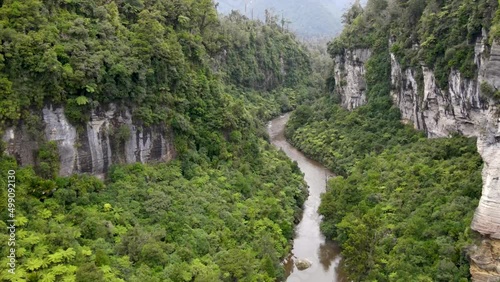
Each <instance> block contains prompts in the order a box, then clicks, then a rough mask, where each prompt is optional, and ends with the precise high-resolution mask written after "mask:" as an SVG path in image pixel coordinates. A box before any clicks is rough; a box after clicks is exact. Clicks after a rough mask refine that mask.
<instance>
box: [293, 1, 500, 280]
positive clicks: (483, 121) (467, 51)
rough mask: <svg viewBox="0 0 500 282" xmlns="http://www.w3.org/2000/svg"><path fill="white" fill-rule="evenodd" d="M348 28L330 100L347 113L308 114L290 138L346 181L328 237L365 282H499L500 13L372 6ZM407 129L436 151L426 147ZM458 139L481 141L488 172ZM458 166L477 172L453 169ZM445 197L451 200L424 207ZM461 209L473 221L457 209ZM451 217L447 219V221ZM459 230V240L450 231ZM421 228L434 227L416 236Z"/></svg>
mask: <svg viewBox="0 0 500 282" xmlns="http://www.w3.org/2000/svg"><path fill="white" fill-rule="evenodd" d="M343 20H344V23H345V27H344V31H343V33H342V34H341V35H340V36H339V37H337V38H335V39H333V40H332V41H331V42H330V43H329V46H328V50H329V53H330V56H331V57H332V59H333V61H334V69H333V72H332V74H331V77H332V79H333V80H334V84H335V89H334V90H333V91H332V93H331V98H330V100H331V101H333V102H334V103H338V104H340V106H342V107H343V108H345V109H347V110H349V111H351V112H347V113H346V112H343V111H342V110H341V109H339V108H337V106H336V105H332V104H330V103H325V101H322V103H323V105H320V104H315V105H313V106H312V107H308V106H306V107H301V108H299V109H298V110H297V112H296V113H295V114H294V115H293V116H292V118H291V121H290V125H289V127H288V131H287V132H288V136H289V137H290V139H291V141H292V142H293V143H294V144H295V145H296V146H297V147H299V148H301V149H302V150H304V151H305V152H306V153H307V154H309V155H310V156H312V157H314V158H316V159H319V160H321V161H322V162H324V163H326V164H327V165H328V166H330V167H331V168H332V169H333V170H334V171H336V172H337V173H339V174H341V175H342V176H343V177H344V178H345V181H343V180H335V181H334V182H333V183H331V188H330V190H329V191H328V192H327V194H326V195H325V197H324V199H323V202H322V207H321V208H320V212H321V213H322V214H323V215H324V216H325V222H324V224H323V231H324V232H325V233H326V234H327V235H328V236H332V237H333V238H335V239H337V240H339V241H340V242H341V244H342V246H343V247H344V257H345V267H346V268H347V269H348V271H350V276H351V278H353V279H354V280H357V281H358V280H359V281H365V280H370V279H371V280H378V281H400V279H415V277H418V279H419V281H428V280H429V281H461V280H460V279H468V278H472V279H473V280H474V281H496V280H495V279H499V278H500V272H499V269H500V257H499V256H498V254H499V253H500V250H499V249H498V242H499V241H498V239H499V238H498V234H499V232H500V217H499V215H500V205H499V202H500V194H499V191H500V190H499V189H500V182H499V180H498V179H499V178H500V109H499V108H500V102H499V101H500V100H499V99H500V96H499V93H500V91H499V90H500V73H499V70H500V62H499V61H498V58H499V55H500V54H499V51H500V48H499V46H500V45H499V35H500V34H499V28H500V25H499V23H500V12H498V2H497V1H496V0H480V1H467V0H450V1H439V0H433V1H421V0H409V1H390V0H372V1H368V3H367V5H366V6H365V7H361V6H360V5H359V4H357V3H355V4H354V5H353V6H352V7H351V9H350V10H348V11H347V12H346V13H345V14H344V17H343ZM361 54H363V55H361ZM326 105H329V107H330V108H326V107H327V106H326ZM409 127H412V128H414V129H416V130H417V131H420V132H424V133H425V135H426V136H427V137H428V138H432V139H433V140H427V141H424V140H419V139H418V137H417V136H418V133H410V132H412V131H411V130H410V129H409ZM415 134H417V135H415ZM459 136H464V137H468V138H473V139H474V140H476V141H475V146H474V147H475V148H473V149H474V150H475V151H477V153H476V154H478V155H479V156H480V157H481V159H482V164H480V163H475V164H473V163H469V162H468V161H466V159H470V160H472V159H476V156H474V157H473V155H474V153H472V152H471V147H470V144H471V143H469V145H467V146H465V145H459V144H460V142H462V141H459V140H462V139H461V138H463V137H459ZM434 139H435V140H434ZM417 140H418V141H417ZM455 142H458V143H455ZM444 143H446V144H448V145H446V146H443V147H441V145H439V144H444ZM417 144H419V145H417ZM451 144H455V145H451ZM448 146H449V147H448ZM454 146H463V147H462V148H461V149H460V150H458V151H455V149H453V147H454ZM432 147H434V148H432ZM437 148H439V149H437ZM435 150H442V152H441V153H442V154H443V155H440V156H439V157H438V156H436V155H433V154H434V153H435ZM433 152H434V153H433ZM428 154H430V155H431V156H430V157H431V159H432V161H430V162H428V159H427V158H428V157H429V155H428ZM415 155H419V156H420V157H418V158H415ZM404 160H411V161H410V163H406V162H405V161H404ZM452 160H453V161H452ZM476 160H477V159H476ZM449 161H451V163H448V167H447V168H445V167H446V165H445V163H447V162H449ZM396 163H399V166H395V164H396ZM431 163H432V164H431ZM459 163H461V164H463V165H464V166H465V165H466V163H467V164H468V165H470V166H468V167H464V166H463V167H460V168H459V167H454V166H455V165H454V164H457V165H458V164H459ZM442 165H444V167H443V166H442ZM481 166H482V168H481ZM451 167H454V168H453V169H452V170H453V172H451V171H449V169H451ZM479 169H481V171H482V173H481V177H479V175H478V170H479ZM394 170H396V171H394ZM444 171H448V172H445V174H444V175H453V177H452V179H453V180H452V179H450V178H447V177H445V176H444V175H443V174H442V173H443V172H444ZM467 175H468V176H467ZM415 178H416V179H415ZM480 179H482V184H480V182H481V181H480ZM453 181H457V183H456V184H451V183H452V182H453ZM410 183H412V184H410ZM450 184H451V185H450ZM481 186H482V187H481ZM427 187H432V188H431V189H430V190H426V189H427ZM443 187H447V188H445V189H446V191H447V193H448V195H449V197H442V196H437V195H435V196H434V199H432V198H429V199H421V197H426V195H431V194H434V193H439V192H438V191H440V190H441V189H443ZM472 187H475V188H472ZM469 189H472V190H469ZM480 190H482V192H481V195H479V194H477V192H472V191H480ZM337 198H342V199H343V201H342V200H338V199H337ZM459 200H460V201H462V204H461V205H462V207H466V206H467V207H469V209H470V210H469V211H468V212H467V211H465V210H462V209H460V208H457V207H456V206H455V205H456V204H457V203H456V201H459ZM345 201H347V202H349V205H346V204H345V203H344V202H345ZM415 201H416V202H418V203H419V205H416V206H415V205H413V204H412V203H413V202H415ZM442 204H444V205H446V206H447V208H444V207H440V205H442ZM350 206H354V208H352V207H350ZM445 209H446V210H448V212H449V214H448V215H447V216H446V218H440V216H439V215H440V213H441V212H442V211H443V210H445ZM425 213H428V215H426V214H425ZM460 214H461V215H460ZM403 215H404V216H403ZM394 217H399V219H398V220H395V219H394ZM451 218H454V219H453V220H454V222H456V224H457V225H456V228H457V229H456V230H457V231H458V230H461V231H460V232H462V233H461V235H458V234H456V233H455V234H454V232H456V231H450V230H449V229H448V227H449V224H450V223H449V222H448V220H450V219H451ZM464 219H465V220H464ZM421 220H423V221H427V222H428V225H427V226H425V227H424V226H423V225H420V227H418V228H420V229H421V231H419V232H417V231H416V230H414V229H412V228H415V227H416V226H419V223H418V222H419V221H421ZM434 224H441V226H440V227H437V226H435V225H434ZM469 227H470V228H471V229H472V230H474V231H475V232H477V233H471V232H470V228H469ZM364 228H365V229H364ZM412 230H413V231H412ZM477 234H479V238H477V239H476V240H472V238H474V236H476V235H477ZM369 242H371V243H369ZM410 242H412V243H410ZM451 242H453V244H452V245H453V247H451V248H450V243H451ZM410 245H412V246H413V247H410ZM433 248H435V250H434V251H431V250H432V249H433ZM443 248H450V249H448V250H449V251H450V252H447V251H443ZM417 249H419V251H416V250H417ZM356 250H357V251H356ZM451 250H454V252H453V251H451ZM427 252H429V253H427ZM432 252H435V253H436V255H431V253H432ZM452 253H454V255H451V254H452ZM359 260H363V261H365V262H366V263H365V264H364V265H361V264H360V263H358V262H357V261H359ZM469 264H470V269H469ZM469 273H470V274H469ZM426 279H427V280H426Z"/></svg>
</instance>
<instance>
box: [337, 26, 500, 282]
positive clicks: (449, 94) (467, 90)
mask: <svg viewBox="0 0 500 282" xmlns="http://www.w3.org/2000/svg"><path fill="white" fill-rule="evenodd" d="M486 38H487V36H486V34H485V32H483V35H482V36H481V37H479V38H478V39H477V42H476V46H475V64H476V66H477V69H478V72H477V76H476V77H475V78H465V77H463V75H462V74H461V73H460V72H459V71H457V70H452V71H451V73H450V75H449V77H448V81H449V84H448V88H447V89H440V87H439V86H438V84H437V83H436V78H435V75H434V72H433V70H431V69H429V68H427V67H425V66H418V67H414V68H405V69H403V68H402V67H401V65H400V64H399V62H398V60H397V58H396V56H395V55H394V54H391V83H392V90H391V97H392V100H393V102H394V104H395V105H396V106H398V107H399V109H400V112H401V118H402V122H405V123H411V124H413V125H414V127H415V128H416V129H418V130H424V131H425V132H426V133H427V135H428V137H429V138H433V137H447V136H450V135H451V134H453V133H460V134H462V135H465V136H469V137H477V148H478V151H479V153H480V155H481V156H482V159H483V161H484V168H483V172H482V178H483V191H482V196H481V199H480V202H479V206H478V207H477V209H476V211H475V215H474V219H473V221H472V224H471V227H472V229H473V230H475V231H477V232H479V233H480V234H481V235H482V236H483V237H482V238H483V240H482V242H481V244H480V246H475V247H472V248H471V256H470V258H471V273H472V276H473V280H474V281H500V105H499V102H498V101H495V100H493V99H491V98H489V97H486V95H484V94H482V93H481V85H482V84H483V83H487V84H489V85H490V86H492V87H493V88H494V89H500V45H499V44H498V43H493V45H492V46H491V47H488V46H487V44H486V42H485V41H486ZM389 45H391V42H389ZM369 57H370V52H369V51H367V50H360V49H358V50H356V49H355V50H352V51H346V52H345V54H344V55H343V56H337V57H336V58H335V84H336V91H338V94H340V95H341V101H342V105H343V107H345V108H347V109H349V110H352V109H354V108H356V107H358V106H361V105H363V104H364V103H366V96H365V92H366V91H365V88H366V83H365V80H364V77H363V76H364V74H365V68H364V63H365V62H366V61H367V59H368V58H369Z"/></svg>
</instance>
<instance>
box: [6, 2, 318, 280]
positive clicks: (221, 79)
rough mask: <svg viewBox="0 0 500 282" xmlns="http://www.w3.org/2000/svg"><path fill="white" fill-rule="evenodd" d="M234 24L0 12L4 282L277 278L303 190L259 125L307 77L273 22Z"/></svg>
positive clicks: (41, 8)
mask: <svg viewBox="0 0 500 282" xmlns="http://www.w3.org/2000/svg"><path fill="white" fill-rule="evenodd" d="M233 16H234V19H231V18H226V19H222V20H221V19H219V18H218V16H217V13H216V11H215V8H214V4H213V2H212V1H189V0H179V1H170V0H165V1H164V0H160V1H38V0H30V1H0V40H1V41H2V44H1V47H0V92H1V93H0V94H1V95H0V106H1V107H0V131H2V133H3V140H4V141H5V142H2V144H1V146H0V147H1V148H0V149H1V150H0V151H1V154H0V183H1V185H2V186H3V187H7V186H9V188H10V190H8V189H1V191H0V198H1V199H2V203H0V227H1V228H3V229H6V228H7V222H8V221H7V220H11V219H15V220H16V222H15V224H16V233H15V236H16V237H15V239H16V241H15V243H16V245H15V246H12V245H8V244H2V245H1V246H0V251H1V252H2V254H8V253H14V254H13V255H12V256H11V257H10V258H8V257H7V256H4V257H3V258H2V259H0V260H1V266H0V280H1V281H78V282H88V281H96V282H97V281H152V282H159V281H236V280H238V281H269V282H271V281H276V279H280V278H282V277H283V275H284V271H283V269H282V267H281V266H280V261H281V260H282V259H283V258H284V257H285V255H287V254H288V251H289V249H290V240H291V239H292V237H293V224H294V222H295V221H297V220H298V218H299V217H300V213H301V207H302V205H303V202H304V200H305V197H306V194H307V192H306V187H305V185H304V183H303V180H302V175H301V173H300V170H299V169H298V167H297V166H296V164H293V163H292V162H291V161H289V160H288V159H287V158H286V156H285V155H284V154H283V153H280V152H278V151H277V150H275V149H274V147H273V146H271V145H270V144H269V143H268V142H267V141H266V140H265V138H266V134H265V128H264V121H265V120H267V119H269V118H270V117H272V116H276V115H277V114H279V113H281V111H284V110H289V109H292V108H293V107H295V106H296V104H297V103H299V102H301V99H306V95H305V94H306V93H305V92H304V90H303V89H304V87H306V86H307V76H308V73H309V71H310V69H311V66H310V62H309V59H308V55H307V53H306V52H305V51H304V49H303V48H302V46H301V45H300V44H299V43H298V42H297V41H296V40H295V37H294V36H293V35H291V34H289V33H287V32H284V31H282V30H281V29H280V28H279V27H278V26H277V25H276V24H268V25H266V24H263V23H258V22H252V21H249V20H248V19H246V18H244V17H242V16H241V15H238V14H234V15H233ZM236 19H237V20H236ZM231 31H236V32H231ZM240 62H241V63H240ZM235 63H240V64H238V65H234V64H235ZM237 69H238V71H236V70H237ZM235 73H236V74H237V75H235ZM256 74H264V75H262V76H257V75H256ZM243 78H244V79H245V80H244V81H243V82H242V81H240V79H241V80H242V79H243ZM261 82H266V83H264V84H263V85H261V84H260V83H261ZM4 151H5V152H4ZM167 161H168V162H167ZM144 163H148V164H144ZM95 176H99V178H96V177H95ZM13 179H15V181H14V180H13ZM13 182H15V183H13ZM9 197H10V198H11V199H14V197H15V199H14V200H15V202H13V201H12V200H11V201H9V202H7V199H8V198H9ZM4 200H5V201H4ZM9 224H11V223H10V222H9ZM9 238H11V237H9V234H6V233H2V234H0V239H1V240H3V241H5V242H8V241H9ZM12 250H14V251H12Z"/></svg>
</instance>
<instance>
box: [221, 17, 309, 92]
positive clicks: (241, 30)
mask: <svg viewBox="0 0 500 282" xmlns="http://www.w3.org/2000/svg"><path fill="white" fill-rule="evenodd" d="M221 33H222V34H223V35H224V36H225V37H226V39H225V40H226V41H225V44H224V45H223V47H222V48H224V50H225V52H224V53H223V54H221V57H222V58H221V61H222V63H223V68H224V71H225V72H226V76H227V79H228V81H229V82H231V83H233V84H236V85H239V86H244V87H248V88H252V89H255V90H274V89H276V88H277V87H278V86H280V85H283V86H284V87H293V86H295V85H299V84H300V83H303V82H304V81H305V80H306V77H307V76H308V75H310V74H311V65H310V64H311V63H310V60H309V57H308V53H307V52H306V51H305V50H304V49H305V48H304V47H303V46H301V45H300V44H299V43H298V42H297V41H296V40H295V36H294V35H293V34H292V33H289V32H284V31H283V30H282V29H281V28H280V27H279V26H278V25H277V24H276V23H268V24H263V23H261V22H256V21H250V20H248V19H247V18H246V17H245V16H243V15H241V14H239V13H237V12H232V13H231V14H230V15H228V16H226V17H224V18H222V31H221Z"/></svg>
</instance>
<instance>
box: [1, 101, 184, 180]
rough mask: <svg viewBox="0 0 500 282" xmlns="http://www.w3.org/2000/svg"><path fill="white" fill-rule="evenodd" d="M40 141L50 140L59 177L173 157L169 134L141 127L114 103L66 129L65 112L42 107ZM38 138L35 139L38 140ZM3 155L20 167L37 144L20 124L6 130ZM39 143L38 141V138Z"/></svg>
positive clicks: (32, 157)
mask: <svg viewBox="0 0 500 282" xmlns="http://www.w3.org/2000/svg"><path fill="white" fill-rule="evenodd" d="M41 120H42V127H43V129H44V134H43V135H44V136H43V137H44V138H43V139H44V140H45V141H55V142H56V144H57V148H58V151H59V157H60V161H61V168H60V171H59V174H60V175H62V176H68V175H70V174H72V173H91V174H94V175H98V176H99V175H102V174H104V173H105V172H106V171H107V170H108V168H109V167H110V166H111V165H112V164H116V163H134V162H142V163H146V162H151V161H168V160H171V159H173V158H174V157H175V150H174V146H173V132H172V130H171V129H170V128H168V127H166V126H150V127H146V126H141V125H139V124H138V123H135V122H134V120H133V119H132V116H131V114H130V110H129V109H128V108H126V107H121V108H120V109H117V107H116V106H115V105H114V104H110V105H108V106H107V107H106V108H102V107H101V108H97V109H95V110H93V111H92V113H91V118H90V121H89V122H87V123H86V124H85V126H83V127H81V128H78V129H77V128H76V127H75V126H73V125H71V124H70V123H69V122H68V120H67V119H66V117H65V115H64V109H63V108H60V107H53V106H51V105H47V106H46V107H45V108H43V110H42V113H41ZM38 139H39V138H38ZM3 141H5V142H6V143H7V149H6V150H7V153H9V154H10V155H13V156H15V157H16V159H17V160H18V162H19V163H20V164H21V165H34V164H35V163H36V158H35V155H36V151H37V149H38V145H39V142H40V140H37V138H35V137H33V136H31V135H30V134H28V133H27V130H26V128H25V126H24V125H22V124H20V125H18V126H16V127H12V128H8V129H7V130H6V131H5V134H4V136H3ZM42 141H43V140H42Z"/></svg>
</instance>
